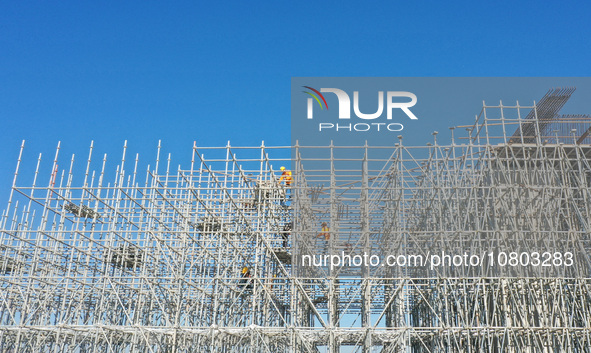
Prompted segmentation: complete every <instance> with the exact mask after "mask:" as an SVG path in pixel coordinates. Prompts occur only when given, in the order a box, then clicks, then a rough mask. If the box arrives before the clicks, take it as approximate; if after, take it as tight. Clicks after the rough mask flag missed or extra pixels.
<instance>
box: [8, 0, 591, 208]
mask: <svg viewBox="0 0 591 353" xmlns="http://www.w3.org/2000/svg"><path fill="white" fill-rule="evenodd" d="M556 4H558V3H555V5H554V6H553V7H551V6H548V5H546V4H544V3H540V2H533V1H530V2H513V1H496V2H487V3H484V2H478V1H469V2H468V1H465V2H438V1H437V2H436V1H430V2H427V1H414V2H410V1H409V2H394V1H384V2H374V1H363V2H361V1H359V2H342V1H325V2H285V1H277V2H253V1H232V2H188V1H187V2H176V3H175V4H174V5H171V4H170V3H164V2H149V1H142V2H139V1H138V2H125V3H122V2H90V1H77V2H74V1H62V2H49V1H18V2H17V1H12V2H11V1H4V2H2V3H1V4H0V53H1V54H0V123H1V124H0V146H1V147H2V153H1V154H0V165H1V166H2V168H1V169H0V204H1V205H2V206H0V208H4V205H5V202H6V200H7V197H8V191H9V188H10V184H11V180H12V173H13V172H14V167H15V164H16V159H17V156H18V149H19V146H20V142H21V140H23V139H25V140H27V148H26V150H25V151H26V154H25V158H26V161H27V163H28V164H34V160H36V157H37V155H38V153H40V152H43V153H44V159H46V162H47V163H49V160H50V159H52V158H53V153H54V149H55V146H56V144H57V141H62V146H63V147H64V149H63V152H64V156H63V157H66V156H65V155H67V154H68V153H70V154H71V153H77V154H81V155H82V156H85V155H86V153H87V148H88V145H89V144H90V140H94V141H95V145H96V146H97V150H96V151H97V152H98V153H101V154H102V153H105V152H106V153H109V155H110V156H112V157H114V158H115V159H119V157H120V150H121V146H122V145H123V141H124V140H128V144H129V145H130V146H131V147H132V148H133V151H134V152H135V151H137V152H139V153H140V158H142V159H144V160H146V161H147V162H152V160H153V159H154V157H155V151H156V145H157V141H158V140H159V139H161V140H162V141H163V142H162V143H163V146H164V151H165V152H172V153H173V156H175V157H176V160H177V161H178V162H179V163H181V162H182V163H184V162H185V161H188V160H189V157H190V149H191V146H192V143H193V141H194V140H196V141H197V144H198V145H225V144H226V142H227V140H231V141H232V143H233V144H235V145H253V144H257V145H258V144H260V141H261V140H265V143H266V144H269V145H287V144H289V143H290V78H291V77H294V76H589V75H590V71H591V69H590V68H591V65H590V64H589V63H590V62H591V45H589V44H590V42H589V38H591V23H590V22H589V21H588V18H589V14H590V13H591V11H590V10H591V5H589V2H582V1H578V2H573V1H564V2H560V6H557V5H556ZM66 159H69V157H68V158H66Z"/></svg>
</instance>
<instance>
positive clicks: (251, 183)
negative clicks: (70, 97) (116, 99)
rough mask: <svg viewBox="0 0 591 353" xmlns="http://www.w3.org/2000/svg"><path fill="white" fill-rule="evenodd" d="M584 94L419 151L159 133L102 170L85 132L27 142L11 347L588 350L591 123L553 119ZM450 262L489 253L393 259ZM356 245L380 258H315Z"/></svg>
mask: <svg viewBox="0 0 591 353" xmlns="http://www.w3.org/2000/svg"><path fill="white" fill-rule="evenodd" d="M573 94H575V89H574V88H562V89H552V90H550V91H549V92H548V93H547V94H546V95H545V96H544V97H543V98H542V99H540V100H539V101H537V102H528V104H527V105H524V106H521V105H519V103H514V104H512V105H503V104H496V105H486V104H484V105H483V107H482V110H481V111H480V112H475V113H477V116H476V119H475V120H474V119H473V118H467V119H466V122H467V125H465V126H458V127H454V128H451V130H450V132H449V135H450V136H451V138H446V141H442V140H443V138H440V134H438V133H437V132H433V134H432V137H431V138H432V142H430V143H428V144H425V145H423V146H413V145H408V146H407V145H406V143H405V141H404V139H403V137H402V136H399V137H398V138H395V141H393V142H392V145H391V146H386V147H384V146H380V147H378V146H371V145H368V144H366V145H364V146H339V145H335V144H334V143H330V142H329V143H327V144H326V145H324V146H300V145H299V144H297V143H296V144H295V145H293V146H266V145H265V144H264V143H262V144H261V145H260V146H252V147H237V146H232V145H231V144H230V143H228V144H227V145H226V146H223V147H203V146H198V145H197V144H195V145H194V146H193V148H192V158H191V160H187V161H182V162H181V164H180V165H178V166H177V165H176V164H173V163H172V162H171V160H172V158H171V156H170V155H164V154H163V153H161V150H162V147H161V146H160V145H159V146H158V147H157V154H156V158H155V160H153V159H151V160H150V161H148V162H149V163H150V165H148V166H147V168H140V166H142V165H143V164H142V162H140V156H138V155H128V154H127V145H125V146H123V150H122V154H121V157H120V156H117V157H116V160H117V162H116V164H117V165H116V168H114V169H110V168H109V167H108V166H109V165H110V164H109V163H108V161H111V160H112V158H111V156H107V155H106V154H101V153H98V152H96V151H95V150H94V146H93V145H92V144H91V145H90V148H89V150H88V151H81V152H82V153H81V154H80V155H76V156H74V155H68V156H64V155H62V154H60V148H61V146H60V145H59V144H58V147H57V149H56V151H55V152H52V153H51V155H50V157H48V158H45V157H44V156H42V155H39V158H38V159H37V160H33V161H31V160H24V159H23V158H22V156H23V150H24V148H25V143H24V142H23V145H22V146H21V152H20V153H21V154H20V156H19V158H18V161H15V169H14V170H15V172H14V179H13V180H14V181H13V183H12V186H11V191H10V198H9V200H8V202H7V203H4V204H3V208H4V209H3V211H2V214H1V218H0V351H1V352H11V353H12V352H14V353H16V352H18V353H21V352H23V353H24V352H56V353H57V352H80V353H86V352H96V353H98V352H114V353H115V352H116V353H123V352H125V353H127V352H129V353H131V352H138V353H139V352H154V353H156V352H162V353H164V352H166V353H180V352H186V353H189V352H212V353H214V352H215V353H231V352H236V353H238V352H240V353H242V352H244V353H246V352H249V353H250V352H252V353H259V352H260V353H267V352H268V353H288V352H290V353H296V352H298V353H299V352H310V353H338V352H359V353H377V352H383V353H402V352H413V353H419V352H420V353H427V352H544V353H545V352H591V257H590V256H589V251H590V249H591V228H590V227H591V223H590V222H591V221H590V220H591V135H590V131H591V116H590V115H583V114H581V115H564V114H561V113H560V110H561V109H562V107H563V106H564V105H565V104H566V103H567V101H568V99H569V98H570V97H571V95H573ZM441 135H442V134H441ZM446 135H448V133H447V132H446ZM189 150H190V146H189ZM42 157H43V158H42ZM25 164H27V165H30V166H32V167H31V168H28V169H30V170H34V172H33V175H28V176H24V175H23V165H25ZM282 167H284V168H282ZM21 180H25V181H26V182H25V181H21ZM30 180H32V182H29V181H30ZM3 187H6V188H8V187H9V185H5V186H3ZM2 202H5V200H2ZM443 252H445V253H447V254H452V255H453V254H465V253H467V254H477V255H479V256H480V257H481V259H482V258H484V259H485V260H484V261H483V262H479V264H478V265H477V266H467V265H461V266H460V265H456V264H451V265H447V266H446V265H445V264H444V263H442V265H441V266H433V263H431V264H428V263H427V262H425V261H419V262H418V263H415V264H413V265H408V264H404V265H403V264H400V263H399V265H397V266H391V265H387V266H384V265H383V264H384V262H385V261H386V258H388V256H390V255H394V256H396V257H400V256H402V257H401V259H411V258H412V259H417V258H418V257H419V256H420V258H421V259H423V260H426V259H431V258H432V255H433V254H439V255H442V253H443ZM511 253H515V254H517V255H516V256H513V255H510V254H511ZM533 253H538V255H539V256H540V259H541V260H542V261H541V263H540V265H535V264H533V261H532V260H533V259H534V258H535V255H533ZM546 253H547V254H549V255H548V258H549V260H548V259H545V257H546V256H545V255H544V254H546ZM567 253H568V254H570V256H569V255H566V254H567ZM362 254H369V255H371V256H374V258H375V259H378V260H379V265H376V264H372V265H370V266H365V265H361V264H359V263H357V264H352V265H347V266H332V265H331V264H330V263H328V264H327V263H314V261H312V264H310V263H306V261H304V260H303V259H305V258H306V256H307V258H308V259H310V258H313V259H318V258H326V257H325V255H326V256H331V255H341V256H345V255H347V256H350V257H355V256H358V257H359V258H360V257H361V256H362ZM489 254H490V255H489ZM500 254H505V255H503V256H501V255H500ZM523 254H525V255H523ZM512 260H514V261H513V262H514V263H512V262H511V261H512ZM526 260H527V261H526ZM567 260H568V261H567ZM546 265H548V266H546Z"/></svg>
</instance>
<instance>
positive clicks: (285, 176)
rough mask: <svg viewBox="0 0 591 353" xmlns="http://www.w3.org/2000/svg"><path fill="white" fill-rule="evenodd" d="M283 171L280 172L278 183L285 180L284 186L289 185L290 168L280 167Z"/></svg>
mask: <svg viewBox="0 0 591 353" xmlns="http://www.w3.org/2000/svg"><path fill="white" fill-rule="evenodd" d="M280 169H281V171H282V172H283V173H281V178H279V183H281V182H282V181H283V180H285V186H290V185H291V170H286V169H285V167H281V168H280Z"/></svg>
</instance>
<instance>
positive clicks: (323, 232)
mask: <svg viewBox="0 0 591 353" xmlns="http://www.w3.org/2000/svg"><path fill="white" fill-rule="evenodd" d="M320 232H321V233H320V234H318V238H321V237H324V240H330V233H329V232H330V228H329V227H322V229H320Z"/></svg>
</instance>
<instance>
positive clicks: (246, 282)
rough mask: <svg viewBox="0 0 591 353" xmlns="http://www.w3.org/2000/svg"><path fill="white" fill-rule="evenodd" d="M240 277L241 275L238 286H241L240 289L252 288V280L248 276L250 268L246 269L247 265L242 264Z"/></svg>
mask: <svg viewBox="0 0 591 353" xmlns="http://www.w3.org/2000/svg"><path fill="white" fill-rule="evenodd" d="M240 277H242V278H241V279H240V287H242V289H243V290H244V289H252V282H251V279H250V277H252V276H251V275H250V270H249V269H248V267H246V266H244V267H243V268H242V274H241V275H240Z"/></svg>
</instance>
